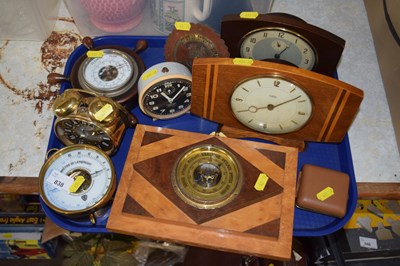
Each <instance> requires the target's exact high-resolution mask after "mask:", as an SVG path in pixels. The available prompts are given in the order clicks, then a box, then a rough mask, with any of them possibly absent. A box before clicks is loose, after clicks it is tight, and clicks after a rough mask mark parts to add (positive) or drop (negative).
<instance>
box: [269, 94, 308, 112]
mask: <svg viewBox="0 0 400 266" xmlns="http://www.w3.org/2000/svg"><path fill="white" fill-rule="evenodd" d="M300 97H301V95H299V96H297V97H295V98H293V99H290V100H287V101H285V102H281V103H279V104H277V105H273V104H269V105H268V106H267V108H268V110H273V109H274V108H275V107H278V106H280V105H283V104H285V103H289V102H292V101H294V100H297V99H298V98H300Z"/></svg>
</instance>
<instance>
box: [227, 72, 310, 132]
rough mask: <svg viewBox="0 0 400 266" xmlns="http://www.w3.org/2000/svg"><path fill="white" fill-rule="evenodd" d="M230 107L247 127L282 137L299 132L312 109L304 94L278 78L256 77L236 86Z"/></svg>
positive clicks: (288, 82)
mask: <svg viewBox="0 0 400 266" xmlns="http://www.w3.org/2000/svg"><path fill="white" fill-rule="evenodd" d="M230 106H231V110H232V112H233V114H234V116H235V117H236V118H237V119H238V120H239V121H240V122H241V123H242V124H243V125H245V126H246V127H249V128H251V129H253V130H256V131H259V132H263V133H268V134H284V133H290V132H293V131H296V130H298V129H300V128H302V127H303V126H304V125H305V124H306V123H307V122H308V120H309V119H310V117H311V114H312V109H313V105H312V102H311V99H310V97H309V96H308V95H307V93H306V92H305V91H304V90H303V89H301V88H300V87H299V86H297V85H296V84H293V83H292V82H290V81H288V80H286V79H283V78H281V77H275V76H267V77H265V76H264V77H256V78H252V79H249V80H246V81H243V82H241V83H239V84H238V85H237V86H236V87H235V88H234V90H233V93H232V95H231V99H230Z"/></svg>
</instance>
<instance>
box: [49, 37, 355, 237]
mask: <svg viewBox="0 0 400 266" xmlns="http://www.w3.org/2000/svg"><path fill="white" fill-rule="evenodd" d="M140 39H146V40H147V41H148V46H149V47H148V48H147V49H146V50H145V51H143V52H141V53H140V54H139V55H140V57H141V58H142V59H143V61H144V63H145V65H146V67H147V68H149V67H151V66H153V65H155V64H157V63H161V62H163V61H164V49H163V48H164V44H165V40H166V38H165V37H151V36H150V37H149V36H145V37H140V36H103V37H98V38H95V39H94V44H95V46H100V45H122V46H126V47H128V48H131V49H134V47H135V44H136V42H137V41H138V40H140ZM86 51H87V49H86V48H85V47H84V46H83V45H80V46H79V47H77V48H76V49H75V50H74V51H73V53H72V54H71V55H70V57H69V58H68V61H67V63H66V65H65V71H64V74H65V75H66V76H69V75H70V72H71V70H72V66H73V65H74V63H75V62H76V60H77V59H78V58H79V57H80V56H81V55H83V54H84V53H86ZM67 88H71V84H70V83H68V82H64V83H63V84H62V85H61V91H64V90H65V89H67ZM131 111H132V112H133V113H134V114H135V115H136V117H137V119H138V121H139V123H140V124H145V125H152V126H159V127H168V128H173V129H178V130H186V131H191V132H199V133H205V134H209V133H211V132H213V131H215V130H216V129H217V124H216V123H213V122H210V121H208V120H205V119H202V118H199V117H197V116H193V115H191V114H186V115H184V116H181V117H179V118H176V119H171V120H157V121H153V120H152V119H151V118H149V117H147V116H145V115H144V114H143V113H142V112H141V111H140V109H139V108H138V107H136V108H134V109H133V110H131ZM133 133H134V129H128V130H127V131H126V133H125V135H124V138H123V140H122V143H121V146H120V148H119V150H118V152H117V153H116V155H114V156H113V157H112V161H113V163H114V166H115V170H116V175H117V182H119V179H120V177H121V174H122V170H123V167H124V164H125V160H126V157H127V154H128V150H129V147H130V143H131V139H132V137H133ZM61 147H62V144H61V143H60V142H59V141H58V139H57V138H56V136H55V134H54V132H52V133H51V135H50V139H49V145H48V149H50V148H61ZM303 164H314V165H318V166H322V167H327V168H330V169H334V170H338V171H342V172H345V173H347V174H348V175H349V176H350V191H349V201H348V206H347V214H346V216H345V217H343V218H342V219H338V218H333V217H330V216H327V215H322V214H317V213H314V212H309V211H306V210H302V209H299V208H295V214H294V227H293V235H294V236H322V235H327V234H330V233H332V232H335V231H337V230H339V229H340V228H342V227H343V226H344V225H345V224H346V222H347V221H348V220H349V219H350V217H351V216H352V214H353V212H354V210H355V207H356V203H357V186H356V181H355V176H354V170H353V163H352V158H351V152H350V145H349V140H348V137H347V136H346V137H345V139H344V140H343V142H342V143H339V144H327V143H308V144H307V148H306V150H305V151H304V152H300V153H299V162H298V169H299V170H300V169H301V167H302V165H303ZM42 205H43V208H44V210H45V212H46V214H47V216H48V217H49V218H50V219H51V220H52V221H53V222H55V223H56V224H57V225H59V226H61V227H63V228H65V229H67V230H70V231H73V232H87V233H89V232H91V233H105V232H108V230H107V229H106V224H107V219H108V215H109V211H110V209H109V208H108V210H107V211H106V212H105V213H102V215H101V216H99V217H97V223H96V225H92V224H91V223H90V222H89V220H88V219H85V220H74V219H69V218H65V217H63V216H60V215H58V214H57V213H55V212H53V211H52V210H51V209H49V208H48V207H47V206H46V205H45V204H44V203H43V202H42Z"/></svg>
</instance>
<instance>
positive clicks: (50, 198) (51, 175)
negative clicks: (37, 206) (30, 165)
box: [39, 145, 116, 217]
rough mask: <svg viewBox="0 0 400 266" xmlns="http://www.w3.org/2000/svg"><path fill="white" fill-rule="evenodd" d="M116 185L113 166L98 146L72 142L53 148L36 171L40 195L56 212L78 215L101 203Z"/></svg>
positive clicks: (92, 209)
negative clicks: (63, 146)
mask: <svg viewBox="0 0 400 266" xmlns="http://www.w3.org/2000/svg"><path fill="white" fill-rule="evenodd" d="M115 186H116V177H115V171H114V166H113V164H112V162H111V160H110V158H109V157H108V156H107V155H106V154H105V153H104V152H103V151H102V150H100V149H98V148H96V147H93V146H89V145H72V146H68V147H65V148H63V149H60V150H58V151H57V152H55V153H54V154H53V155H52V156H51V157H50V158H48V160H47V161H46V162H45V163H44V165H43V166H42V168H41V170H40V174H39V188H40V196H41V198H42V199H43V201H44V202H45V204H46V205H47V206H48V207H49V208H50V209H51V210H53V211H55V212H56V213H58V214H61V215H64V216H70V217H82V216H85V215H89V214H91V213H94V212H95V211H96V210H98V209H100V208H101V207H103V206H104V205H105V204H106V203H107V202H108V201H109V200H110V199H111V197H112V195H113V193H114V191H115Z"/></svg>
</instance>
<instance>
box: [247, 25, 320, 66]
mask: <svg viewBox="0 0 400 266" xmlns="http://www.w3.org/2000/svg"><path fill="white" fill-rule="evenodd" d="M240 55H241V57H244V58H252V59H256V60H268V59H271V60H274V61H282V62H285V61H286V62H289V63H291V64H293V65H295V66H298V67H300V68H304V69H308V70H311V69H312V68H313V67H314V66H315V65H316V62H317V56H316V52H315V49H314V48H313V46H312V45H311V43H310V42H309V41H307V40H306V39H305V38H304V37H302V36H301V35H299V34H296V33H294V32H292V31H289V30H285V29H282V28H260V29H257V30H254V31H251V32H249V33H248V34H246V35H245V36H244V37H243V38H242V40H241V42H240Z"/></svg>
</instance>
